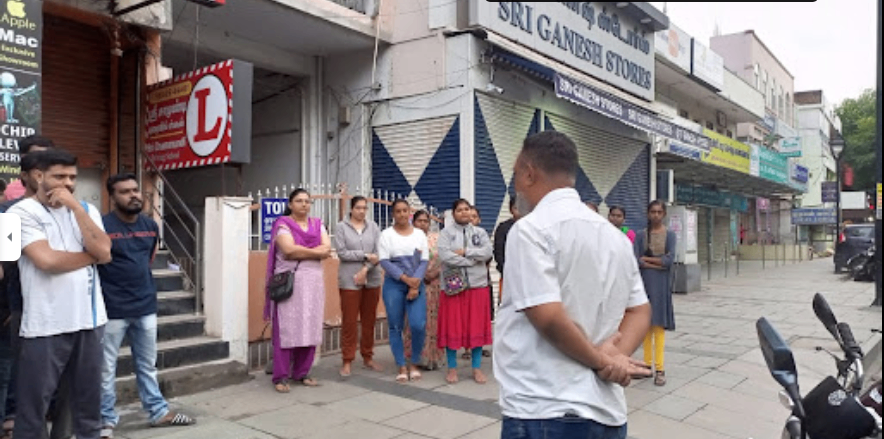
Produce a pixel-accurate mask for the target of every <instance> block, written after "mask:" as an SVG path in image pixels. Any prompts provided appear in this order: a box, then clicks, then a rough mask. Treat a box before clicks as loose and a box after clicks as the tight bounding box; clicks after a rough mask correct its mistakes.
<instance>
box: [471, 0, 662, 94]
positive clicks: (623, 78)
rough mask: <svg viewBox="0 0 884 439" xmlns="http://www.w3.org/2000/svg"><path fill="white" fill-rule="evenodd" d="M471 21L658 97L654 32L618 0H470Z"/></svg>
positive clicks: (631, 90)
mask: <svg viewBox="0 0 884 439" xmlns="http://www.w3.org/2000/svg"><path fill="white" fill-rule="evenodd" d="M469 5H470V16H469V24H470V25H471V26H481V27H483V28H485V29H488V30H490V31H492V32H494V33H496V34H498V35H500V36H502V37H505V38H507V39H509V40H512V41H515V42H517V43H519V44H521V45H523V46H525V47H527V48H529V49H532V50H534V51H535V52H537V53H541V54H544V55H546V56H548V57H550V58H553V59H555V60H557V61H560V62H562V63H564V64H567V65H569V66H571V67H573V68H575V69H577V70H579V71H581V72H584V73H587V74H589V75H592V76H594V77H596V78H598V79H600V80H602V81H605V82H607V83H609V84H611V85H614V86H616V87H618V88H621V89H623V90H625V91H627V92H629V93H632V94H634V95H636V96H639V97H642V98H644V99H646V100H648V101H653V100H654V37H653V35H651V34H645V33H644V32H642V31H641V29H642V28H644V25H642V24H640V23H638V22H637V21H635V20H634V19H633V18H632V17H629V16H627V15H625V14H618V12H619V9H618V8H616V7H615V6H614V4H613V3H609V4H605V3H597V2H549V3H542V2H489V1H481V0H475V1H470V2H469Z"/></svg>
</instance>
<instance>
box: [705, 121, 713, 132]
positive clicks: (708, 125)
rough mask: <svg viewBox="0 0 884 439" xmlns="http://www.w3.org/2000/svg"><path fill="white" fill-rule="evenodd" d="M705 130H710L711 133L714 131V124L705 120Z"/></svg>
mask: <svg viewBox="0 0 884 439" xmlns="http://www.w3.org/2000/svg"><path fill="white" fill-rule="evenodd" d="M706 128H707V129H710V130H712V131H715V124H713V123H712V122H709V121H708V120H707V121H706Z"/></svg>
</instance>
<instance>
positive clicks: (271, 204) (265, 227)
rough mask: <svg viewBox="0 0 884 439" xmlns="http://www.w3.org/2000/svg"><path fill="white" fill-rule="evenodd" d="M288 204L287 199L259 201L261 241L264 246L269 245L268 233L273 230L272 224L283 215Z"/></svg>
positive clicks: (263, 199)
mask: <svg viewBox="0 0 884 439" xmlns="http://www.w3.org/2000/svg"><path fill="white" fill-rule="evenodd" d="M288 202H289V200H288V199H287V198H262V199H261V239H262V240H263V241H264V243H265V244H269V243H270V232H271V231H272V230H273V223H274V222H275V221H276V219H277V218H279V217H281V216H282V215H283V214H284V213H285V209H286V207H288Z"/></svg>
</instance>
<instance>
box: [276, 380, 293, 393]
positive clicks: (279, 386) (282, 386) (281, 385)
mask: <svg viewBox="0 0 884 439" xmlns="http://www.w3.org/2000/svg"><path fill="white" fill-rule="evenodd" d="M273 388H274V389H276V391H277V392H279V393H289V392H291V391H292V388H291V387H289V385H288V383H285V382H278V383H276V384H274V385H273Z"/></svg>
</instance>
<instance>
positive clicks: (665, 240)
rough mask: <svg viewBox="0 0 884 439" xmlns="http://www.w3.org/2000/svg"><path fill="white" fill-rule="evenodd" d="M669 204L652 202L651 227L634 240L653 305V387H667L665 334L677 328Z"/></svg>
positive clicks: (649, 354)
mask: <svg viewBox="0 0 884 439" xmlns="http://www.w3.org/2000/svg"><path fill="white" fill-rule="evenodd" d="M664 218H666V204H665V203H663V202H662V201H659V200H656V201H652V202H651V204H650V205H648V228H647V229H645V230H643V231H642V232H641V233H639V234H638V236H637V237H636V240H635V257H636V258H637V259H638V264H639V268H640V269H641V275H642V279H643V281H644V284H645V290H646V291H647V293H648V300H650V302H651V310H652V311H653V314H652V317H651V329H650V331H648V333H647V335H646V336H645V340H644V351H645V362H646V363H648V364H651V363H652V362H653V364H654V384H655V385H657V386H665V385H666V372H665V369H664V362H663V360H664V353H665V346H666V332H665V331H667V330H668V331H672V330H674V329H675V313H674V312H673V307H672V262H673V261H674V258H675V246H676V236H675V232H672V231H670V230H668V229H667V227H666V224H664V222H663V220H664Z"/></svg>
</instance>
